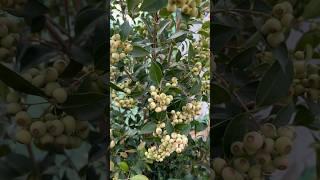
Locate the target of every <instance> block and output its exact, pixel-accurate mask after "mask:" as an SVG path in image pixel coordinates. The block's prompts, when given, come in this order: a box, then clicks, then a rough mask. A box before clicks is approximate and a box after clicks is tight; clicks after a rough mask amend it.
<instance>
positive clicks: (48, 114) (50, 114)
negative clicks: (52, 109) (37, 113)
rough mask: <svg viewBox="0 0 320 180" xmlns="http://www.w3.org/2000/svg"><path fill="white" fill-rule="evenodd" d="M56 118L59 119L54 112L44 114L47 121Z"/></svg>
mask: <svg viewBox="0 0 320 180" xmlns="http://www.w3.org/2000/svg"><path fill="white" fill-rule="evenodd" d="M55 119H57V117H56V116H55V115H54V114H52V113H47V114H45V115H44V120H45V121H53V120H55Z"/></svg>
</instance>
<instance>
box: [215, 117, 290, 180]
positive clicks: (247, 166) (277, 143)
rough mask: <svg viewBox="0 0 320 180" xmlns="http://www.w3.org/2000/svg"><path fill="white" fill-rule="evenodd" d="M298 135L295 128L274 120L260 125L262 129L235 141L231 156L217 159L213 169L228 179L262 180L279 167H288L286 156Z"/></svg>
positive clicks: (281, 168)
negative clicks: (279, 123)
mask: <svg viewBox="0 0 320 180" xmlns="http://www.w3.org/2000/svg"><path fill="white" fill-rule="evenodd" d="M294 137H295V133H294V129H293V128H292V127H279V128H278V129H277V128H276V127H275V126H274V125H273V124H271V123H266V124H263V125H262V126H261V129H260V131H259V132H256V131H252V132H249V133H247V134H246V135H245V136H244V138H243V141H236V142H234V143H233V144H232V145H231V147H230V150H231V153H232V155H233V157H232V159H231V160H230V162H229V163H228V162H227V161H226V160H225V159H222V158H215V159H214V161H213V168H214V170H215V172H216V174H217V175H218V176H220V177H222V178H223V179H225V180H229V179H230V180H231V179H263V176H264V175H269V174H272V173H273V172H274V171H275V170H276V169H279V170H284V169H286V168H287V166H288V158H287V155H288V154H289V153H290V152H291V149H292V145H293V142H292V141H293V139H294Z"/></svg>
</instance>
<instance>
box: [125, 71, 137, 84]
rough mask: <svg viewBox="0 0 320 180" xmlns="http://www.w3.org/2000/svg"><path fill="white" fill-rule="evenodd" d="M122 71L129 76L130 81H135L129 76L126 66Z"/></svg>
mask: <svg viewBox="0 0 320 180" xmlns="http://www.w3.org/2000/svg"><path fill="white" fill-rule="evenodd" d="M124 72H125V73H126V74H127V75H128V76H129V78H130V79H131V81H133V82H134V81H135V80H134V79H133V77H132V76H131V74H130V73H129V71H128V70H127V69H126V68H124Z"/></svg>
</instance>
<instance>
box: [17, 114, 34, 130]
mask: <svg viewBox="0 0 320 180" xmlns="http://www.w3.org/2000/svg"><path fill="white" fill-rule="evenodd" d="M15 119H16V123H17V124H18V125H19V126H21V127H27V126H29V125H30V123H31V118H30V116H29V114H28V113H27V112H25V111H20V112H18V113H17V114H16V116H15Z"/></svg>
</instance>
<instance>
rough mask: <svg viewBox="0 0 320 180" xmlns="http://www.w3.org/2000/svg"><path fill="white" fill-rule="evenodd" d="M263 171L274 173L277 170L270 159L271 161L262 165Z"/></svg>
mask: <svg viewBox="0 0 320 180" xmlns="http://www.w3.org/2000/svg"><path fill="white" fill-rule="evenodd" d="M262 171H263V173H264V174H272V173H273V172H274V171H275V167H274V165H273V162H272V161H270V162H269V163H267V164H265V165H263V166H262Z"/></svg>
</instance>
